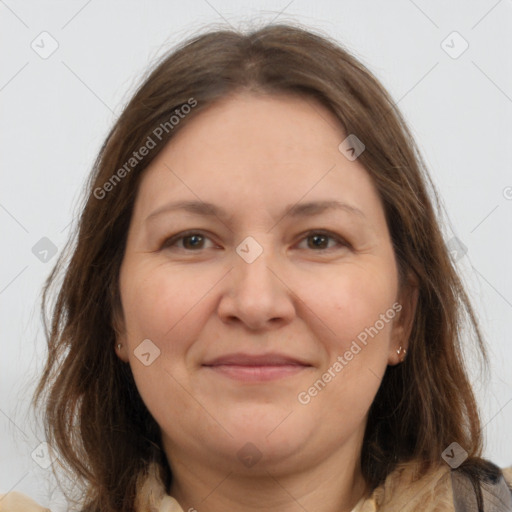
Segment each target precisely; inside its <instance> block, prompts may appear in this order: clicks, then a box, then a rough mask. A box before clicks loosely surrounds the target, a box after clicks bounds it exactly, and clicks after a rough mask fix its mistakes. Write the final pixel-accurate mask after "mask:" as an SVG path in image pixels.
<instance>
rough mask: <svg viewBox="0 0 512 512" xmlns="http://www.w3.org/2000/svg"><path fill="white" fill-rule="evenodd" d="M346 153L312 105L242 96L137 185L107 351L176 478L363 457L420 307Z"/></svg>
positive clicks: (193, 129) (367, 186) (210, 113)
mask: <svg viewBox="0 0 512 512" xmlns="http://www.w3.org/2000/svg"><path fill="white" fill-rule="evenodd" d="M356 135H357V134H356ZM346 137H347V134H345V133H343V131H342V129H341V127H340V126H339V123H338V122H337V120H336V118H335V117H334V116H333V115H332V114H331V113H330V112H329V111H328V110H327V109H325V108H324V107H323V106H321V105H320V104H318V103H316V102H314V101H313V100H304V99H301V98H298V97H289V96H287V97H283V96H272V97H262V96H256V95H251V94H248V93H247V94H242V95H237V96H235V97H232V98H230V99H226V100H223V101H222V102H220V103H217V104H215V105H213V106H211V107H209V108H208V109H207V110H205V111H204V112H203V113H201V114H199V115H198V116H197V117H196V118H195V119H193V120H191V121H190V122H189V123H188V124H186V125H184V126H183V129H182V130H181V131H180V132H179V133H177V135H176V136H175V138H174V139H173V140H172V141H171V142H170V143H168V145H167V146H166V147H165V148H164V149H163V151H162V152H161V153H160V154H159V155H158V157H157V158H156V159H155V160H154V161H153V162H152V164H151V165H150V166H149V167H148V169H147V170H146V172H145V174H144V176H143V179H142V181H141V184H140V189H139V192H138V196H137V199H136V203H135V208H134V212H133V217H132V221H131V225H130V229H129V234H128V241H127V247H126V252H125V255H124V260H123V264H122V268H121V275H120V288H121V299H122V306H123V315H124V320H123V326H122V329H123V335H122V336H121V337H120V338H119V339H118V342H120V343H123V346H122V348H121V349H120V350H117V353H118V356H119V357H120V358H121V359H122V360H124V361H126V362H129V364H130V367H131V369H132V372H133V375H134V378H135V382H136V385H137V387H138V390H139V392H140V394H141V396H142V399H143V400H144V402H145V404H146V406H147V407H148V409H149V411H150V413H151V414H152V416H153V417H154V418H155V420H156V421H157V423H158V424H159V425H160V427H161V430H162V436H163V443H164V447H165V450H166V454H167V456H168V458H169V461H170V463H171V466H172V465H173V463H175V461H180V460H181V461H185V460H188V461H189V462H191V461H192V460H197V461H200V460H207V461H208V463H211V464H212V465H213V464H214V465H215V466H216V467H217V468H219V469H221V468H226V469H227V468H229V469H230V470H233V469H234V468H237V469H238V470H240V471H246V470H247V471H249V470H250V471H255V470H257V468H262V469H268V468H274V469H278V468H279V469H281V470H290V471H292V470H293V471H297V470H299V469H300V468H301V467H307V466H308V465H310V464H314V463H315V461H320V460H325V458H326V457H328V456H333V455H334V454H336V453H340V450H345V453H347V450H348V451H349V452H351V453H353V454H358V453H359V450H360V447H361V443H362V439H363V434H364V428H365V424H366V418H367V412H368V409H369V407H370V405H371V403H372V401H373V399H374V396H375V394H376V392H377V389H378V387H379V385H380V382H381V379H382V377H383V374H384V372H385V370H386V366H387V365H388V364H397V363H398V362H399V360H400V356H398V355H397V353H396V351H397V348H398V347H399V346H400V345H402V346H404V347H405V346H406V345H407V336H408V331H409V328H410V318H411V313H412V310H413V307H414V304H412V305H410V302H411V301H410V300H409V298H408V297H405V296H404V295H403V294H401V293H400V290H399V287H398V274H397V266H396V261H395V257H394V252H393V248H392V244H391V240H390V235H389V232H388V229H387V225H386V220H385V216H384V211H383V207H382V205H381V202H380V200H379V197H378V195H377V192H376V189H375V187H374V185H373V183H372V180H371V178H370V176H369V174H368V173H367V172H366V171H365V169H364V167H363V166H362V165H361V164H360V163H359V161H358V160H357V159H355V160H353V159H349V158H347V156H345V154H343V153H342V152H341V151H340V150H339V149H338V146H339V145H340V143H341V142H342V141H343V140H344V139H345V138H346ZM362 142H363V143H364V140H363V141H362ZM346 154H347V155H349V156H351V153H346ZM413 302H414V301H413ZM185 463H186V462H185ZM252 466H254V468H253V467H252ZM249 468H250V469H249Z"/></svg>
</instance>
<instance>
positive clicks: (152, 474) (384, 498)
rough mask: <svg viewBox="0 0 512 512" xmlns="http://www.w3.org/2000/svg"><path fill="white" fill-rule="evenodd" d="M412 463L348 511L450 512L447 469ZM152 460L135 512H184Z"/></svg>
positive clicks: (448, 473) (446, 467)
mask: <svg viewBox="0 0 512 512" xmlns="http://www.w3.org/2000/svg"><path fill="white" fill-rule="evenodd" d="M417 470H418V467H417V466H416V465H411V464H408V465H403V466H400V467H398V468H396V469H395V470H394V471H393V472H392V473H391V474H390V475H388V477H387V479H386V481H385V482H384V484H382V485H381V486H379V487H378V488H377V489H375V490H374V491H373V493H372V495H371V496H370V497H369V498H366V499H364V500H362V501H361V502H359V503H358V504H357V506H356V507H355V508H354V509H353V511H352V512H376V511H377V510H378V511H379V512H391V511H393V512H396V511H397V510H400V512H420V511H421V512H429V511H433V510H435V512H453V510H454V507H453V496H452V489H451V479H450V468H449V467H448V466H447V465H443V466H441V467H439V468H437V469H436V470H434V471H431V472H430V473H429V474H428V475H426V476H424V477H423V478H421V479H419V478H418V476H417V475H418V472H417ZM159 474H160V471H159V467H158V465H157V464H156V463H153V464H151V465H150V467H149V472H148V475H147V476H146V477H144V478H141V480H140V485H139V486H138V491H137V499H136V502H135V510H136V511H137V512H184V511H183V509H182V508H181V506H180V505H179V503H178V502H177V501H176V500H175V499H174V498H172V497H171V496H169V495H168V494H167V493H166V491H165V487H164V484H163V483H162V481H161V479H160V477H159Z"/></svg>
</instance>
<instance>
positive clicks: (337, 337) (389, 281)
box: [304, 262, 397, 351]
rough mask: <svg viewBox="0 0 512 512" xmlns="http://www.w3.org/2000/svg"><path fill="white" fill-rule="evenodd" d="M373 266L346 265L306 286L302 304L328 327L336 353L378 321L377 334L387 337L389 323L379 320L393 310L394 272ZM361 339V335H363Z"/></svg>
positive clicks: (376, 265) (377, 265) (343, 349)
mask: <svg viewBox="0 0 512 512" xmlns="http://www.w3.org/2000/svg"><path fill="white" fill-rule="evenodd" d="M381 267H382V265H380V264H377V262H375V264H374V265H369V264H366V265H364V266H363V265H356V264H347V265H346V266H344V267H342V268H340V269H338V270H336V271H333V272H331V273H330V274H329V275H328V276H326V277H325V278H322V279H318V278H316V279H314V280H311V282H309V283H308V286H307V288H306V287H305V289H308V290H309V291H308V294H307V296H305V298H304V302H306V303H307V304H308V306H309V307H310V308H311V311H312V312H314V313H315V314H317V316H318V317H319V318H320V319H321V320H322V323H323V324H324V325H325V326H326V327H327V328H328V329H327V332H330V334H331V336H329V337H328V338H333V339H334V340H333V341H332V343H331V344H333V345H334V346H335V347H336V349H337V350H338V351H345V350H347V349H348V347H349V345H350V343H351V341H352V340H355V339H356V338H357V336H358V335H359V334H360V333H362V332H365V329H367V328H370V327H371V326H374V324H375V323H376V322H378V325H377V327H378V330H379V335H382V336H386V337H388V335H389V332H390V328H391V322H385V323H384V325H382V322H381V321H379V319H380V318H381V315H382V314H386V312H387V311H388V310H389V309H390V308H392V305H393V303H394V300H395V298H396V292H397V283H396V280H395V276H394V273H393V272H390V269H389V268H388V267H386V268H385V269H384V270H383V269H382V268H381ZM362 337H363V338H364V335H363V336H362Z"/></svg>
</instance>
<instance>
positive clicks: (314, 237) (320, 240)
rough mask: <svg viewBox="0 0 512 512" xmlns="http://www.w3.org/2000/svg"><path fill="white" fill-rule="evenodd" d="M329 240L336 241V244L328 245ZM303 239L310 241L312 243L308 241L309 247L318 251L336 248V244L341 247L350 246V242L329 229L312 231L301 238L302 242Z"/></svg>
mask: <svg viewBox="0 0 512 512" xmlns="http://www.w3.org/2000/svg"><path fill="white" fill-rule="evenodd" d="M329 240H331V241H334V242H335V244H334V246H332V245H331V247H328V246H329ZM303 241H306V242H309V241H310V242H311V243H307V248H308V249H313V250H314V251H316V252H320V251H326V250H329V249H333V248H336V244H337V245H338V246H339V247H349V244H348V243H347V242H346V241H345V240H343V238H341V237H340V236H338V235H335V234H334V233H330V232H328V231H310V232H309V233H306V236H305V237H304V238H303V239H302V240H301V242H303Z"/></svg>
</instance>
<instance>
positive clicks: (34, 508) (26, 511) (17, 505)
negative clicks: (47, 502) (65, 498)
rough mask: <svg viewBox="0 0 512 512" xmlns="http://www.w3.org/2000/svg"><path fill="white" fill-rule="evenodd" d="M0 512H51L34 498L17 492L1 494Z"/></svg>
mask: <svg viewBox="0 0 512 512" xmlns="http://www.w3.org/2000/svg"><path fill="white" fill-rule="evenodd" d="M0 512H51V511H50V509H49V508H45V507H42V506H41V505H38V504H37V503H36V502H35V501H34V500H33V499H32V498H29V497H28V496H26V495H25V494H22V493H20V492H17V491H11V492H9V493H7V494H0Z"/></svg>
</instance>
